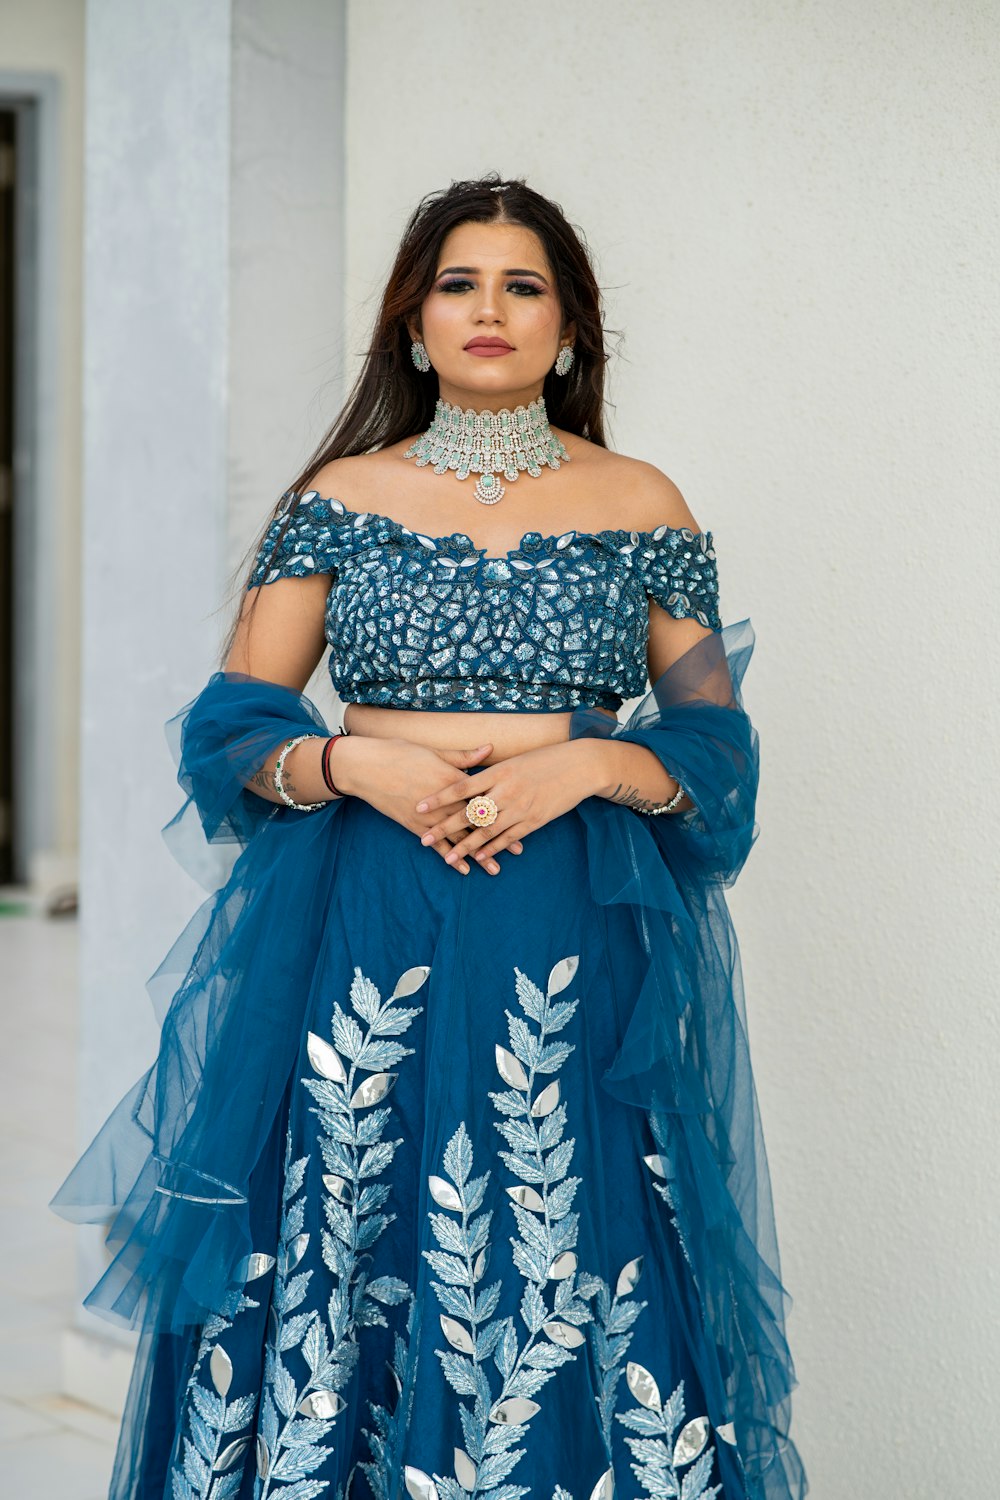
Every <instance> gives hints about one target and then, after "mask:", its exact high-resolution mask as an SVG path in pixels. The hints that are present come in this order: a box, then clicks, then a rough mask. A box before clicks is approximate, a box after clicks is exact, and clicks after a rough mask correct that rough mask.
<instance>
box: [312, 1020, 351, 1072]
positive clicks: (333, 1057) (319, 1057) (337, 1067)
mask: <svg viewBox="0 0 1000 1500" xmlns="http://www.w3.org/2000/svg"><path fill="white" fill-rule="evenodd" d="M306 1050H307V1051H308V1053H309V1061H310V1062H311V1063H312V1065H313V1067H314V1068H315V1070H316V1072H317V1073H318V1074H319V1075H320V1077H321V1078H328V1079H329V1080H330V1082H331V1083H346V1082H347V1072H346V1069H345V1068H344V1064H343V1063H342V1062H341V1060H340V1053H339V1052H337V1051H336V1050H335V1049H334V1048H333V1047H331V1046H330V1043H329V1042H324V1040H323V1038H322V1037H321V1036H317V1035H316V1033H315V1032H314V1031H310V1033H309V1041H308V1043H307V1049H306Z"/></svg>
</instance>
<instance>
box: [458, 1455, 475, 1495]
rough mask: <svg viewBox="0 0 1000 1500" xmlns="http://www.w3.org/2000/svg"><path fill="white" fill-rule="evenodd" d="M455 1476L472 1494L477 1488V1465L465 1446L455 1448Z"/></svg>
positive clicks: (464, 1488)
mask: <svg viewBox="0 0 1000 1500" xmlns="http://www.w3.org/2000/svg"><path fill="white" fill-rule="evenodd" d="M455 1478H456V1479H457V1480H458V1482H459V1484H460V1485H461V1486H462V1488H463V1490H468V1492H469V1493H470V1494H471V1493H472V1491H473V1490H474V1489H475V1488H476V1478H477V1471H476V1466H475V1464H474V1463H473V1462H472V1459H471V1458H470V1457H469V1455H468V1454H467V1453H466V1451H465V1449H464V1448H456V1449H455Z"/></svg>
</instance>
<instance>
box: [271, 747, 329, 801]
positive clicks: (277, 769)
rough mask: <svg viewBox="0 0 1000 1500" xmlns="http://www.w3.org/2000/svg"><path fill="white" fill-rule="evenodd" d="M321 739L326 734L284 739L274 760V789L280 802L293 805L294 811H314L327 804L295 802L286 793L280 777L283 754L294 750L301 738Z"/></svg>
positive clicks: (283, 763) (283, 762)
mask: <svg viewBox="0 0 1000 1500" xmlns="http://www.w3.org/2000/svg"><path fill="white" fill-rule="evenodd" d="M322 739H326V735H323V734H299V735H296V737H295V738H294V739H293V740H286V741H285V743H284V744H283V745H282V747H281V754H280V755H279V756H278V759H277V760H276V761H275V765H274V778H273V779H274V790H275V791H276V792H277V793H278V796H279V797H280V798H281V800H282V802H284V804H285V806H286V807H294V808H295V811H296V812H315V811H316V810H317V809H318V808H320V807H326V806H327V805H328V804H327V803H326V802H296V801H295V800H294V798H292V797H289V795H288V793H287V792H286V791H285V788H284V784H283V782H282V779H281V777H282V772H283V771H284V769H285V756H286V755H287V754H288V752H289V750H294V749H295V746H296V745H301V744H302V741H303V740H322Z"/></svg>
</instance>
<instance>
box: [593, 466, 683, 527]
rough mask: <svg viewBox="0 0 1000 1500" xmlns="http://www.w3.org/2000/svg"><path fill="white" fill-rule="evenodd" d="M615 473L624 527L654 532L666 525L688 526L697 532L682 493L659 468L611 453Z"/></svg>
mask: <svg viewBox="0 0 1000 1500" xmlns="http://www.w3.org/2000/svg"><path fill="white" fill-rule="evenodd" d="M614 458H615V461H616V466H617V472H616V475H615V479H616V493H617V494H618V495H619V496H620V502H619V503H620V507H621V512H622V516H623V517H624V518H625V519H623V522H622V524H623V526H631V527H634V528H635V530H636V531H653V530H654V529H655V528H656V527H657V526H662V525H664V523H665V524H666V525H667V526H673V527H681V526H687V527H689V528H690V530H691V531H700V530H701V527H700V526H699V524H698V522H697V520H696V519H695V516H694V515H693V513H692V511H691V507H690V506H689V505H688V503H687V501H686V500H685V498H684V496H683V495H682V494H681V491H680V490H679V489H678V487H677V485H676V484H675V483H674V481H673V480H672V479H670V478H669V477H668V475H666V474H664V472H663V470H662V469H658V468H657V467H656V465H655V464H651V463H647V462H646V460H645V459H642V458H628V457H626V456H625V455H624V454H621V453H616V454H614Z"/></svg>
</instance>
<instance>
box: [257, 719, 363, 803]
mask: <svg viewBox="0 0 1000 1500" xmlns="http://www.w3.org/2000/svg"><path fill="white" fill-rule="evenodd" d="M289 738H294V736H289ZM349 738H350V737H349V736H345V737H344V738H343V739H339V740H338V741H337V743H336V744H335V745H334V747H333V749H332V750H331V752H330V775H331V777H332V778H333V781H334V783H335V784H336V785H337V786H338V787H340V788H341V789H342V790H345V788H344V783H343V780H342V779H341V773H342V772H343V771H346V765H345V762H346V761H347V759H348V758H349V757H353V755H354V753H355V751H354V749H353V747H352V748H349V747H348V743H347V742H348V739H349ZM282 743H283V744H284V743H286V742H284V741H283V742H282ZM325 745H326V738H325V737H323V736H322V735H310V737H309V739H307V740H303V741H302V743H301V744H299V745H296V746H294V748H293V749H291V750H289V752H288V754H287V755H286V756H285V761H284V765H283V766H282V770H281V781H282V785H283V786H284V788H285V791H286V792H287V793H288V795H289V797H291V798H292V800H293V802H302V803H308V802H332V801H335V800H336V798H335V797H334V794H333V792H331V791H330V788H329V787H328V786H327V784H326V782H325V781H324V780H323V768H322V757H323V747H324V746H325ZM281 750H282V746H281V745H279V746H278V747H277V749H276V750H275V751H274V752H273V753H272V754H271V755H269V756H268V758H267V760H266V761H265V762H264V764H263V765H262V766H261V767H260V769H259V770H258V771H255V772H254V774H253V776H251V777H250V779H249V780H248V781H247V783H246V785H247V786H248V788H249V789H250V791H252V792H256V793H257V795H258V797H263V798H264V800H265V801H266V802H279V803H281V802H282V801H283V799H282V797H281V796H280V794H279V793H278V791H277V790H276V788H275V785H274V768H275V765H276V764H277V760H278V756H279V755H280V754H281Z"/></svg>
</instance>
